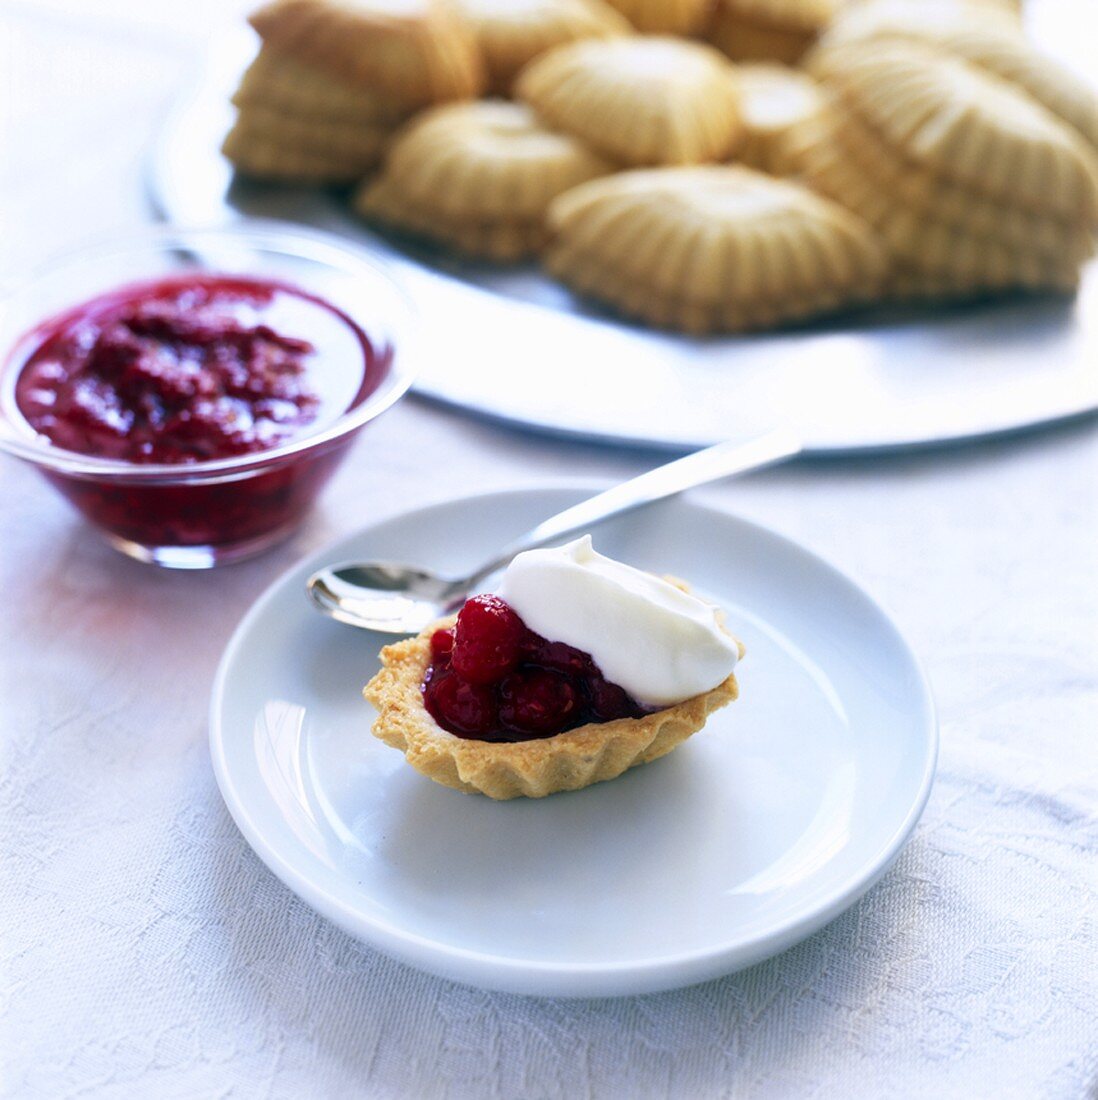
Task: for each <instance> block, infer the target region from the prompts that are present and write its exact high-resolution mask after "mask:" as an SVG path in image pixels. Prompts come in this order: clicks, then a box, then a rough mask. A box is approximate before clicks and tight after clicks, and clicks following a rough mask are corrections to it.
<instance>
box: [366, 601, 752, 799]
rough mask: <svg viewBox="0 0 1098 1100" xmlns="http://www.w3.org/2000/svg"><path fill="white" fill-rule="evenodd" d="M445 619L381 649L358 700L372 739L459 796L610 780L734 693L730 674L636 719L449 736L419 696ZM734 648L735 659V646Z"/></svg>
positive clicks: (700, 722) (539, 794) (679, 738)
mask: <svg viewBox="0 0 1098 1100" xmlns="http://www.w3.org/2000/svg"><path fill="white" fill-rule="evenodd" d="M453 621H454V620H453V619H452V618H451V619H446V620H442V621H440V622H438V623H435V624H434V625H433V626H429V627H428V628H427V629H426V630H425V631H424V632H423V633H422V634H419V635H418V636H417V637H415V638H409V639H407V640H405V641H402V642H397V643H396V644H395V645H389V646H385V648H384V649H382V651H381V662H382V667H381V671H380V672H378V674H377V675H376V676H375V677H374V678H373V679H372V680H371V681H370V682H369V683H368V684H367V685H366V687H365V688H364V689H363V695H364V696H365V698H366V699H367V700H368V701H369V702H370V703H372V704H373V705H374V707H376V708H377V711H378V716H377V719H376V720H375V721H374V724H373V734H374V736H375V737H377V738H378V739H379V740H381V741H384V742H385V744H387V745H390V746H391V747H393V748H395V749H399V750H400V751H401V752H403V753H404V755H405V757H406V758H407V760H408V763H409V764H411V765H412V767H413V768H415V769H416V771H418V772H420V773H422V774H423V775H425V776H427V778H428V779H433V780H434V781H435V782H436V783H441V784H442V785H443V786H445V787H453V788H454V789H456V790H459V791H465V792H466V793H467V794H476V793H480V794H486V795H487V796H488V797H489V798H494V799H501V800H502V799H510V798H520V797H525V798H544V797H545V796H546V795H550V794H555V793H556V792H558V791H575V790H579V789H580V788H582V787H588V786H590V785H591V784H592V783H601V782H604V781H605V780H607V779H614V778H616V777H617V776H619V775H621V774H622V772H625V771H627V770H628V769H629V768H633V767H636V766H638V765H639V764H647V763H648V762H649V761H651V760H655V759H657V758H658V757H660V756H663V755H665V754H666V753H668V752H670V751H671V750H672V749H673V748H675V747H676V746H677V745H679V744H681V743H682V742H683V741H685V740H686V739H687V738H688V737H689V736H690V735H691V734H693V733H697V731H698V730H700V729H701V728H702V726H704V725H705V722H706V719H707V718H708V717H709V715H710V714H712V713H713V711H715V710H718V709H719V708H720V707H723V706H726V705H727V704H729V703H731V702H732V701H733V700H735V699H736V698H737V696H738V694H739V689H738V686H737V684H736V677H735V675H732V676H729V677H728V679H727V680H725V681H724V682H723V683H721V684H718V685H717V687H715V688H714V689H713V690H712V691H708V692H706V693H705V694H704V695H697V696H695V697H694V698H693V699H687V700H686V701H685V702H682V703H678V704H677V705H676V706H673V707H668V708H667V709H666V710H661V711H657V712H656V713H654V714H649V715H646V716H645V717H643V718H636V719H634V718H623V719H619V720H618V721H615V722H602V723H592V724H589V725H586V726H580V727H578V728H577V729H574V730H569V731H567V732H566V733H558V734H556V735H555V736H553V737H543V738H539V739H537V740H533V741H518V742H510V743H496V742H491V741H476V740H472V739H468V738H463V737H456V736H455V735H454V734H452V733H450V732H448V731H447V730H444V729H442V728H441V727H440V726H439V725H438V724H437V723H436V722H435V720H434V719H433V718H432V717H431V716H430V714H429V713H428V712H427V709H426V707H425V706H424V705H423V694H422V691H421V685H422V683H423V675H424V672H425V671H426V669H427V666H428V664H429V663H430V659H431V634H432V633H433V632H434V631H435V630H437V629H438V628H439V627H441V626H446V625H449V624H450V623H452V622H453ZM740 651H741V655H742V651H743V647H742V645H741V646H740Z"/></svg>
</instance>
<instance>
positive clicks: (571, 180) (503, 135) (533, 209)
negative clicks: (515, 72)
mask: <svg viewBox="0 0 1098 1100" xmlns="http://www.w3.org/2000/svg"><path fill="white" fill-rule="evenodd" d="M611 170H612V165H611V164H610V163H609V162H608V161H606V160H605V159H604V158H602V157H600V156H598V155H597V154H596V153H593V152H591V151H590V150H588V149H586V148H585V147H584V146H582V145H581V144H580V143H579V142H577V141H575V140H574V139H573V138H571V137H569V136H568V135H566V134H559V133H555V132H553V131H551V130H548V129H546V128H545V127H544V126H543V125H542V124H541V123H540V122H538V120H537V119H536V118H535V117H534V115H533V114H532V113H531V112H530V111H529V109H527V108H526V107H524V106H522V105H521V104H518V103H507V102H504V101H502V100H482V101H480V102H477V103H464V104H451V105H449V106H446V107H438V108H435V109H434V110H433V111H429V112H427V113H426V114H424V115H421V116H419V117H418V118H416V119H414V120H413V121H412V123H411V124H410V125H409V126H408V128H407V129H406V130H404V131H403V132H402V133H401V134H400V136H399V137H398V139H397V140H396V141H395V142H394V143H393V146H392V148H391V150H390V152H389V155H388V157H387V159H386V162H385V167H384V170H383V171H382V172H381V174H380V175H379V176H378V177H377V178H376V179H374V180H373V181H370V182H367V183H366V184H365V185H364V186H363V188H362V189H361V190H360V191H359V193H358V194H357V195H356V196H355V200H354V204H355V208H356V210H358V212H359V213H361V214H362V215H363V216H365V217H367V218H371V219H374V220H377V221H380V222H382V223H384V224H387V225H391V226H394V227H395V228H398V229H403V230H406V231H409V232H412V233H415V234H418V235H420V236H424V237H427V238H429V239H431V240H433V241H436V242H438V243H441V244H445V245H448V246H450V247H452V248H455V249H457V250H458V251H461V252H464V253H466V254H468V255H472V256H482V257H486V258H489V259H494V260H515V259H519V258H521V257H523V256H527V255H532V254H534V253H536V252H537V251H538V250H539V249H540V247H541V245H542V243H543V242H544V240H545V235H546V230H545V212H546V210H547V209H548V207H549V203H550V202H551V201H552V200H553V199H554V198H555V197H556V196H557V195H559V194H561V193H562V192H564V191H567V190H568V189H569V188H571V187H574V186H575V185H576V184H579V183H583V182H585V181H587V180H590V179H594V178H595V177H596V176H600V175H603V174H605V173H607V172H609V171H611Z"/></svg>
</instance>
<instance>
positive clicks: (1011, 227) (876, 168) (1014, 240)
mask: <svg viewBox="0 0 1098 1100" xmlns="http://www.w3.org/2000/svg"><path fill="white" fill-rule="evenodd" d="M786 153H787V155H788V157H789V160H790V161H791V163H792V164H793V165H794V166H795V168H796V170H797V171H799V172H800V173H801V175H802V177H803V178H804V179H805V180H806V182H808V183H809V184H811V186H813V187H814V188H816V189H817V190H819V191H820V192H821V193H823V194H825V195H827V196H828V197H829V198H832V199H834V200H835V201H836V202H839V203H841V204H842V205H843V206H846V207H848V208H849V209H851V210H853V211H854V212H855V213H856V214H858V215H859V216H860V217H863V218H865V219H866V220H867V221H868V222H870V224H872V225H873V226H875V227H876V228H877V229H878V230H879V231H881V233H882V235H884V236H885V237H886V238H887V239H889V242H890V245H891V246H892V247H893V248H899V249H900V251H901V252H904V253H913V254H917V253H918V250H919V236H920V234H921V229H920V226H921V225H922V224H923V223H927V222H929V223H932V224H934V225H939V224H940V225H945V226H949V227H951V228H952V229H954V230H956V231H960V232H963V233H965V234H966V235H968V236H974V237H983V238H987V240H988V241H995V242H1001V243H1002V244H1004V245H1007V246H1009V247H1012V248H1014V249H1019V250H1023V251H1035V252H1038V253H1041V254H1044V255H1048V256H1055V257H1058V258H1060V259H1062V260H1063V259H1068V260H1070V261H1071V262H1073V263H1079V262H1081V261H1082V260H1084V259H1086V257H1087V256H1088V255H1089V254H1090V252H1091V238H1092V234H1090V233H1088V232H1086V231H1085V229H1084V228H1083V227H1081V226H1079V225H1078V224H1074V223H1072V222H1069V221H1064V220H1063V219H1061V218H1057V217H1052V216H1049V215H1047V214H1042V213H1040V212H1037V211H1033V210H1030V209H1027V208H1025V207H1018V206H1010V205H1007V204H1005V203H1002V202H997V201H996V200H994V199H991V198H989V197H987V196H983V195H980V194H978V193H976V192H974V191H973V190H971V189H968V188H965V187H963V186H960V185H958V184H954V183H951V182H950V181H948V180H945V179H942V178H941V177H940V176H935V175H934V174H933V173H931V172H929V171H927V170H926V169H925V168H923V167H921V166H919V165H915V164H912V163H909V162H906V161H904V160H903V158H902V157H900V156H898V155H896V154H895V153H894V152H892V151H891V150H889V149H888V148H887V146H885V145H884V144H883V142H881V141H880V139H879V138H877V136H876V135H874V134H873V132H872V131H871V130H870V129H869V128H868V127H866V126H864V125H863V124H862V123H860V122H859V120H858V119H857V117H856V116H854V115H853V114H852V113H850V112H846V113H843V114H841V115H840V114H839V113H838V112H836V111H834V110H831V109H828V108H825V109H824V110H823V111H821V112H820V114H819V115H818V116H817V117H816V118H815V119H812V120H811V121H810V122H808V123H805V124H802V125H801V126H799V127H797V128H796V129H795V130H794V131H793V132H792V133H791V134H790V135H789V137H788V140H787V142H786ZM905 227H906V228H905Z"/></svg>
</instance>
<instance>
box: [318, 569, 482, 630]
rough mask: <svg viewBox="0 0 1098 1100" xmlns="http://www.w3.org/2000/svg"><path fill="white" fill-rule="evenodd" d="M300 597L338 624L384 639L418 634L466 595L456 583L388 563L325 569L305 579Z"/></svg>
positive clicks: (430, 573) (450, 609) (425, 572)
mask: <svg viewBox="0 0 1098 1100" xmlns="http://www.w3.org/2000/svg"><path fill="white" fill-rule="evenodd" d="M306 591H307V592H308V594H309V598H310V599H311V600H312V601H313V603H314V604H315V605H316V607H317V608H318V609H319V610H321V611H323V612H324V614H326V615H330V616H331V617H332V618H333V619H335V620H337V621H338V622H341V623H346V624H348V625H349V626H357V627H365V628H367V629H370V630H380V631H383V632H384V633H387V634H418V633H419V632H420V631H421V630H422V629H423V628H424V627H425V626H427V625H428V624H429V623H432V622H434V621H435V620H436V619H441V618H442V617H443V616H445V615H448V614H450V613H451V612H453V611H456V610H457V608H458V607H460V606H461V603H462V601H463V600H464V598H465V596H466V595H467V592H466V590H465V587H464V585H462V584H461V582H460V581H455V580H453V579H451V578H449V577H440V576H438V575H437V574H435V573H432V572H431V571H430V570H427V569H418V568H416V567H414V566H408V565H398V564H395V563H392V564H391V563H388V562H374V563H371V564H359V563H354V562H349V563H346V564H342V565H333V566H328V567H327V568H325V569H321V570H318V571H317V572H316V573H314V574H313V575H312V576H311V577H310V578H309V580H308V581H307V582H306Z"/></svg>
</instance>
